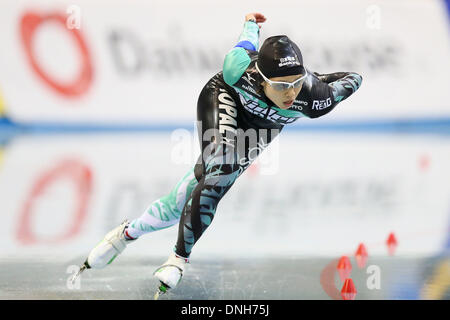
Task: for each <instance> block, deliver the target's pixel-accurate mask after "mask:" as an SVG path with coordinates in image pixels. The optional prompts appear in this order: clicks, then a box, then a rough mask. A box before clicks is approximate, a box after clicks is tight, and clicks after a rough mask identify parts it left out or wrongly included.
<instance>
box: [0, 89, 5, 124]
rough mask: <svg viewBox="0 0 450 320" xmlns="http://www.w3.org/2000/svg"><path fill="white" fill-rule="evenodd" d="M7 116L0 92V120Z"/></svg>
mask: <svg viewBox="0 0 450 320" xmlns="http://www.w3.org/2000/svg"><path fill="white" fill-rule="evenodd" d="M4 115H5V103H4V101H3V97H2V92H1V91H0V118H1V117H2V116H4Z"/></svg>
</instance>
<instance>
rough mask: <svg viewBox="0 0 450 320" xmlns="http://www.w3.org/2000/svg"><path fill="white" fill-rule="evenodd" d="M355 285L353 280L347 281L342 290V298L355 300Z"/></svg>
mask: <svg viewBox="0 0 450 320" xmlns="http://www.w3.org/2000/svg"><path fill="white" fill-rule="evenodd" d="M357 293H358V291H356V288H355V285H354V284H353V280H352V279H351V278H348V279H345V282H344V285H343V286H342V290H341V297H342V299H344V300H355V298H356V294H357Z"/></svg>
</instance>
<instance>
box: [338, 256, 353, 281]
mask: <svg viewBox="0 0 450 320" xmlns="http://www.w3.org/2000/svg"><path fill="white" fill-rule="evenodd" d="M337 270H338V273H339V278H341V281H342V282H344V280H345V279H347V278H349V277H350V273H351V272H352V264H351V263H350V259H349V258H348V257H347V256H342V257H341V258H340V259H339V262H338V265H337Z"/></svg>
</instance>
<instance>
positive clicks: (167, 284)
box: [153, 252, 189, 300]
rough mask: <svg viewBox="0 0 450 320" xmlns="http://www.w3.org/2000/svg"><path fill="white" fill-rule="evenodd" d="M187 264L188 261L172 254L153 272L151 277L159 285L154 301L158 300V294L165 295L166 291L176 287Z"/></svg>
mask: <svg viewBox="0 0 450 320" xmlns="http://www.w3.org/2000/svg"><path fill="white" fill-rule="evenodd" d="M187 264H189V259H186V258H183V257H179V256H178V255H176V254H175V252H172V253H171V254H170V256H169V259H167V261H166V262H165V263H164V264H163V265H162V266H160V267H158V268H157V269H156V270H155V272H154V273H153V275H154V276H155V277H156V278H158V280H159V281H160V283H161V285H160V286H159V288H158V292H156V294H155V300H156V299H158V297H159V295H160V294H163V293H166V292H167V290H168V289H173V288H175V287H176V285H177V284H178V283H179V282H180V280H181V278H182V277H183V273H184V270H185V269H186V266H187Z"/></svg>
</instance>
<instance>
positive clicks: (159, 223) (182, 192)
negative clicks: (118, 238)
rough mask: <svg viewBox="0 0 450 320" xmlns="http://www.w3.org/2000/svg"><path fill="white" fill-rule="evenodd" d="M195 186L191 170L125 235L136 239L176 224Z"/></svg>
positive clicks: (154, 203)
mask: <svg viewBox="0 0 450 320" xmlns="http://www.w3.org/2000/svg"><path fill="white" fill-rule="evenodd" d="M197 184H198V181H197V179H196V178H195V175H194V168H192V169H190V170H189V172H188V173H186V175H185V176H184V177H183V178H182V179H181V180H180V181H179V182H178V183H177V185H176V186H175V188H173V189H172V191H171V192H170V193H169V194H168V195H166V196H164V197H162V198H160V199H158V200H155V201H154V202H153V203H152V204H151V205H150V206H149V207H148V209H147V210H145V212H144V213H143V214H142V215H141V216H140V217H139V218H137V219H135V220H133V221H132V222H131V223H130V225H129V226H128V229H127V235H128V236H129V237H132V238H135V239H136V238H138V237H140V236H141V235H143V234H145V233H149V232H153V231H157V230H161V229H165V228H168V227H170V226H173V225H175V224H178V222H179V220H180V216H181V212H182V210H183V208H184V205H185V203H186V200H187V199H188V198H189V196H190V194H191V193H192V190H194V188H195V186H196V185H197Z"/></svg>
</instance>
